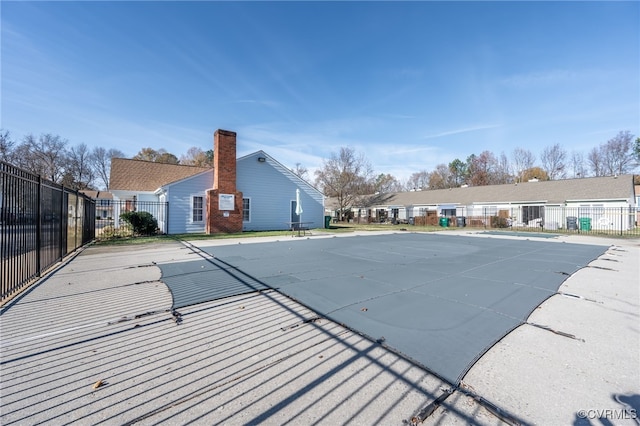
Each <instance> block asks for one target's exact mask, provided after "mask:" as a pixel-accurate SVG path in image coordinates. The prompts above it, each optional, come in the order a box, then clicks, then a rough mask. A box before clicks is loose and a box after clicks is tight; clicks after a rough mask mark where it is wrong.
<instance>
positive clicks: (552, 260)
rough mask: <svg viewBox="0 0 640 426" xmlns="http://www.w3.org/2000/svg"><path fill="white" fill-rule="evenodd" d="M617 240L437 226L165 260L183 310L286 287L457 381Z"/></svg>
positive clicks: (221, 249)
mask: <svg viewBox="0 0 640 426" xmlns="http://www.w3.org/2000/svg"><path fill="white" fill-rule="evenodd" d="M607 248H608V247H606V246H596V245H584V244H568V243H562V242H547V241H530V240H523V239H502V238H478V237H468V236H454V235H438V234H417V233H416V234H414V233H400V234H384V235H380V234H378V235H375V234H374V235H371V236H353V237H344V238H323V239H305V240H296V241H293V240H282V241H277V242H268V243H250V244H234V245H225V246H218V247H212V248H206V249H204V250H206V251H207V252H208V253H209V254H210V255H213V256H214V257H213V258H208V259H205V258H202V259H201V260H196V261H191V262H181V263H170V264H163V265H160V267H161V270H162V281H163V282H164V283H165V284H166V285H167V286H168V287H169V289H170V290H171V292H172V294H173V298H174V308H180V307H184V306H189V305H193V304H197V303H201V302H205V301H211V300H216V299H221V298H224V297H228V296H232V295H239V294H243V293H251V292H255V291H259V290H265V289H276V290H277V291H279V292H281V293H283V294H286V295H287V296H289V297H291V298H293V299H295V300H297V301H299V302H300V303H302V304H304V305H305V306H307V307H309V308H311V309H312V310H314V311H315V312H317V313H318V315H320V316H323V317H326V318H329V319H331V320H333V321H335V322H338V323H340V324H344V325H345V326H347V327H349V328H351V329H352V330H355V331H357V332H359V333H362V334H364V335H366V336H368V337H369V338H371V339H372V340H377V341H380V342H384V344H385V345H386V346H388V347H390V348H391V349H393V350H394V351H396V352H398V353H400V354H402V355H404V356H405V357H407V358H409V359H411V360H413V361H414V362H416V363H418V364H420V365H422V366H423V367H425V368H426V369H428V370H429V371H431V372H433V373H435V374H436V375H438V376H440V377H441V378H443V379H445V380H447V381H448V382H450V383H452V384H455V385H458V384H459V382H460V380H461V379H462V377H463V376H464V374H465V373H466V372H467V371H468V369H469V368H471V366H472V365H473V364H474V363H475V361H477V360H478V359H479V358H480V357H481V356H482V355H483V354H484V353H485V352H486V351H487V350H488V349H489V348H491V346H493V345H494V344H495V343H496V342H498V341H499V340H500V339H502V338H503V337H504V336H505V335H506V334H507V333H509V332H510V331H511V330H513V329H514V328H516V327H518V326H519V325H521V324H523V323H525V322H526V320H527V318H528V316H529V315H530V314H531V312H532V311H533V310H534V309H535V308H536V307H537V306H538V305H540V304H541V303H542V302H543V301H545V300H546V299H547V298H548V297H550V296H552V295H553V294H555V293H556V292H557V291H558V288H559V287H560V285H561V284H562V282H563V281H564V280H565V279H567V278H568V277H569V276H570V275H571V274H573V273H574V272H576V271H577V270H579V269H581V268H583V267H584V266H586V265H587V264H588V263H589V262H591V261H592V260H594V259H596V258H598V257H599V256H601V255H602V254H603V253H604V252H605V251H606V250H607Z"/></svg>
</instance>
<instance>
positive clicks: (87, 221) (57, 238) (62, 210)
mask: <svg viewBox="0 0 640 426" xmlns="http://www.w3.org/2000/svg"><path fill="white" fill-rule="evenodd" d="M94 235H95V202H94V201H93V200H92V199H91V198H89V197H87V196H86V195H84V194H81V193H78V192H77V191H73V190H71V189H68V188H64V187H62V186H61V185H57V184H55V183H53V182H49V181H47V180H45V179H42V177H40V176H38V175H34V174H32V173H29V172H27V171H25V170H22V169H20V168H18V167H15V166H12V165H11V164H8V163H5V162H2V161H0V258H1V266H2V269H1V271H0V280H1V285H0V287H1V288H0V289H1V291H2V298H1V300H2V301H3V302H4V301H5V300H6V299H8V298H10V297H11V296H12V295H14V294H15V293H16V292H18V291H20V290H21V289H23V288H24V287H26V286H27V285H29V284H30V283H31V282H32V281H33V280H35V279H36V278H38V277H40V276H41V274H42V273H43V272H44V271H45V270H47V269H48V268H50V267H51V266H52V265H54V264H55V263H57V262H59V261H60V260H62V258H63V257H64V256H65V255H67V254H69V253H71V252H73V251H74V250H76V249H77V248H79V247H81V246H82V245H84V244H86V243H88V242H90V241H92V240H93V238H94Z"/></svg>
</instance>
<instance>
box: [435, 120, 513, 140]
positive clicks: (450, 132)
mask: <svg viewBox="0 0 640 426" xmlns="http://www.w3.org/2000/svg"><path fill="white" fill-rule="evenodd" d="M498 127H502V125H500V124H487V125H483V126H474V127H465V128H462V129H455V130H448V131H446V132H440V133H436V134H434V135H428V136H425V137H424V138H423V139H435V138H440V137H443V136H451V135H457V134H460V133H469V132H476V131H478V130H487V129H496V128H498Z"/></svg>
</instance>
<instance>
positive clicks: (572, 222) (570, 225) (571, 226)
mask: <svg viewBox="0 0 640 426" xmlns="http://www.w3.org/2000/svg"><path fill="white" fill-rule="evenodd" d="M567 229H568V230H570V231H577V230H578V218H577V217H575V216H567Z"/></svg>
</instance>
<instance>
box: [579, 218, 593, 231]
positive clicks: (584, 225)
mask: <svg viewBox="0 0 640 426" xmlns="http://www.w3.org/2000/svg"><path fill="white" fill-rule="evenodd" d="M580 230H582V231H591V218H590V217H581V218H580Z"/></svg>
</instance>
